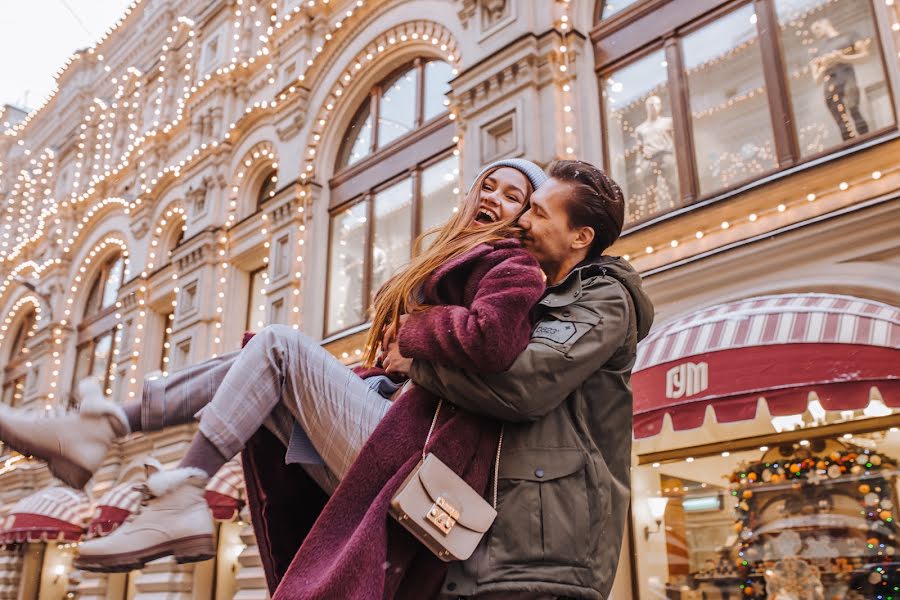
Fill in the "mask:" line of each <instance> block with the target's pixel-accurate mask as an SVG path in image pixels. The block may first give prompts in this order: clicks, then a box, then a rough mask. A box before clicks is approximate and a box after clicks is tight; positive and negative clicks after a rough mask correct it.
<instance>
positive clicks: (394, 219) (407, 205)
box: [370, 178, 412, 297]
mask: <svg viewBox="0 0 900 600" xmlns="http://www.w3.org/2000/svg"><path fill="white" fill-rule="evenodd" d="M411 227H412V179H409V178H406V179H404V180H403V181H401V182H399V183H396V184H394V185H392V186H391V187H389V188H386V189H384V190H383V191H381V192H378V193H377V194H375V223H374V228H375V238H374V244H373V245H372V287H371V290H370V296H371V297H374V296H375V292H377V291H378V288H380V287H381V285H382V284H383V283H384V282H385V281H387V280H388V279H389V278H390V276H391V275H393V274H394V273H395V272H396V271H397V269H399V268H400V267H402V266H403V265H405V264H406V263H408V262H409V257H410V242H411V236H410V232H411Z"/></svg>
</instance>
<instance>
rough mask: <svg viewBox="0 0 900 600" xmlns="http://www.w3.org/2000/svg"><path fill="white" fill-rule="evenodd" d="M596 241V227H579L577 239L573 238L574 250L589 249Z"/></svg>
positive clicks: (576, 233) (576, 232)
mask: <svg viewBox="0 0 900 600" xmlns="http://www.w3.org/2000/svg"><path fill="white" fill-rule="evenodd" d="M593 243H594V228H593V227H588V226H586V225H585V226H584V227H579V228H577V229H576V230H575V239H573V240H572V246H571V247H572V250H587V249H588V248H590V247H591V244H593Z"/></svg>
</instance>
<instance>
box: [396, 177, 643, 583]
mask: <svg viewBox="0 0 900 600" xmlns="http://www.w3.org/2000/svg"><path fill="white" fill-rule="evenodd" d="M549 175H550V178H551V179H550V181H548V182H546V183H544V184H543V185H542V186H541V187H540V189H538V190H536V191H535V192H534V194H532V196H531V208H530V209H529V210H528V212H527V213H525V214H524V215H523V216H522V217H521V218H520V220H519V223H520V225H521V226H522V228H523V229H524V231H525V234H524V235H525V244H526V246H527V247H528V249H529V250H530V251H531V252H532V253H533V254H534V256H535V258H537V260H538V262H540V264H541V267H542V269H543V270H544V272H545V274H546V275H547V291H546V293H545V295H544V297H543V299H542V300H541V301H540V303H539V304H538V306H537V307H536V308H535V320H536V322H537V324H536V326H535V328H534V331H533V333H532V338H531V342H530V344H529V345H528V347H527V349H526V350H525V351H524V352H523V353H522V354H521V355H520V356H519V358H518V359H517V360H516V362H515V363H514V364H513V366H512V367H511V368H510V369H509V370H508V371H506V372H504V373H500V374H487V375H485V374H473V373H469V372H462V371H457V370H454V369H450V368H446V367H442V366H440V365H437V364H431V363H427V362H422V361H408V360H406V359H404V358H403V357H402V347H399V346H398V345H396V344H394V345H393V346H392V347H391V348H389V349H388V352H387V356H386V357H385V359H384V361H385V365H386V367H388V368H389V369H390V370H392V371H408V373H409V375H410V377H411V378H412V381H413V382H414V383H415V384H416V385H419V386H422V387H424V388H425V389H426V390H428V391H430V392H432V393H434V394H436V395H438V396H440V397H443V398H447V399H448V400H449V401H450V402H452V403H454V404H456V405H457V406H460V407H462V408H464V409H466V410H470V411H472V412H475V413H480V414H484V415H488V416H491V417H495V418H497V419H499V420H500V421H502V422H503V423H504V438H503V447H502V451H501V456H500V470H499V479H500V485H499V494H498V504H497V511H498V515H497V519H496V521H495V522H494V525H493V526H492V528H491V530H490V531H489V533H488V535H487V536H486V537H485V539H484V540H483V542H482V544H481V545H480V546H479V548H478V549H477V550H476V551H475V554H474V555H473V556H472V558H470V559H469V560H468V561H465V562H463V563H453V564H452V565H451V568H450V572H449V574H448V576H447V579H446V580H445V582H444V588H443V589H444V593H445V594H446V595H447V596H449V597H451V598H453V597H468V596H476V597H477V598H479V599H482V598H484V599H487V598H490V599H492V600H500V599H507V598H508V599H513V598H516V599H524V600H538V599H539V600H545V599H551V598H566V597H571V598H591V599H605V598H607V597H608V595H609V590H610V588H611V586H612V583H613V579H614V577H615V574H616V567H617V563H618V559H619V554H620V550H621V543H622V536H623V533H624V528H625V521H626V518H627V514H628V503H629V499H630V467H631V417H632V398H631V389H630V387H629V378H630V375H631V368H632V366H633V365H634V360H635V352H636V345H637V342H638V341H639V340H640V339H642V338H643V337H644V336H646V335H647V333H648V331H649V329H650V325H651V323H652V320H653V306H652V304H651V303H650V300H649V298H648V297H647V296H646V295H645V294H644V292H643V291H642V290H641V285H640V277H639V276H638V275H637V273H636V272H635V271H634V270H633V269H632V268H631V267H630V266H629V265H628V263H627V262H625V261H624V260H622V259H621V258H615V257H610V256H604V255H603V251H604V250H606V249H607V248H608V247H609V246H610V245H612V243H613V242H614V241H615V240H616V239H617V238H618V236H619V233H620V232H621V230H622V223H623V219H624V198H623V196H622V192H621V190H620V188H619V186H618V185H616V184H615V182H613V181H612V180H611V179H610V178H609V177H607V176H606V175H605V174H604V173H603V172H602V171H600V170H599V169H597V168H595V167H593V166H591V165H589V164H587V163H584V162H580V161H559V162H557V163H555V164H553V165H552V166H551V168H550V171H549Z"/></svg>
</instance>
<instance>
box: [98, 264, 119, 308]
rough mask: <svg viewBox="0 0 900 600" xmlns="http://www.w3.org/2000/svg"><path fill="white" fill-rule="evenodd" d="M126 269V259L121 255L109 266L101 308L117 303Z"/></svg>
mask: <svg viewBox="0 0 900 600" xmlns="http://www.w3.org/2000/svg"><path fill="white" fill-rule="evenodd" d="M124 270H125V261H124V260H123V259H122V257H121V256H119V257H118V258H116V260H115V261H114V262H113V263H112V264H111V265H110V267H109V274H108V275H107V276H106V285H104V287H103V301H102V302H101V304H100V308H101V309H103V308H106V307H108V306H112V305H113V304H115V302H116V298H117V297H118V296H119V288H120V287H121V286H122V277H123V275H124Z"/></svg>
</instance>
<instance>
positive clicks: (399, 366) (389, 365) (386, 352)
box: [381, 340, 413, 377]
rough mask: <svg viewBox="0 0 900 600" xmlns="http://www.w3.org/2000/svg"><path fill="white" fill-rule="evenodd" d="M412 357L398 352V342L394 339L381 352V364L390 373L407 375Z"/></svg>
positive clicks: (410, 367)
mask: <svg viewBox="0 0 900 600" xmlns="http://www.w3.org/2000/svg"><path fill="white" fill-rule="evenodd" d="M412 362H413V359H411V358H406V357H405V356H403V355H402V354H400V342H398V341H396V340H394V341H393V342H391V343H390V344H389V345H388V346H387V348H384V349H383V350H382V353H381V365H382V366H383V367H384V370H385V371H387V372H388V373H389V374H391V375H402V376H404V377H409V371H410V369H412Z"/></svg>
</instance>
